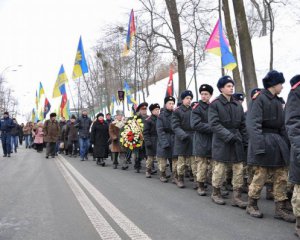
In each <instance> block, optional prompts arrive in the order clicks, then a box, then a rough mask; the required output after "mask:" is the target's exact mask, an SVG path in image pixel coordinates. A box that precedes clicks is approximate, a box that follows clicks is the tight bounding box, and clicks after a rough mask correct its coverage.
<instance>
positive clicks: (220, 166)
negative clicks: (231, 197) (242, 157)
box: [212, 161, 244, 190]
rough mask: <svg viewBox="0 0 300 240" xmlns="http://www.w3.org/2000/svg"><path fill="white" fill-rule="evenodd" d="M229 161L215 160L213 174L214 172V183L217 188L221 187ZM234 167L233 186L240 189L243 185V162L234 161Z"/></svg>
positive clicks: (232, 166) (232, 165)
mask: <svg viewBox="0 0 300 240" xmlns="http://www.w3.org/2000/svg"><path fill="white" fill-rule="evenodd" d="M227 165H229V164H228V163H223V162H218V161H214V164H213V174H212V185H213V187H215V188H221V186H222V185H223V182H224V180H225V176H226V170H227ZM229 166H231V168H232V186H233V189H234V190H237V189H240V188H242V186H243V180H244V176H243V163H242V162H241V163H233V164H231V165H229Z"/></svg>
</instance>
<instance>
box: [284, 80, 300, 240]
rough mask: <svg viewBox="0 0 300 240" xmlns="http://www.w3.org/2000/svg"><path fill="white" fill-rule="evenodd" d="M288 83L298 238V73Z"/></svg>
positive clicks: (287, 117) (287, 112)
mask: <svg viewBox="0 0 300 240" xmlns="http://www.w3.org/2000/svg"><path fill="white" fill-rule="evenodd" d="M290 83H291V86H292V89H291V92H290V93H289V96H288V100H287V104H286V109H285V124H286V130H287V133H288V136H289V140H290V142H291V155H290V156H291V157H290V171H289V181H290V182H291V183H293V184H295V186H294V192H293V197H292V205H293V212H294V215H295V217H296V226H295V230H296V231H295V234H296V235H297V236H298V237H299V238H300V111H299V106H300V75H296V76H294V77H293V78H292V79H291V81H290Z"/></svg>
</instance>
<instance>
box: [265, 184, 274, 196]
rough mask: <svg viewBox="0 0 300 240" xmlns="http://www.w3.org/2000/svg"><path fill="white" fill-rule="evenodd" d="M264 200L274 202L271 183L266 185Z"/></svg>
mask: <svg viewBox="0 0 300 240" xmlns="http://www.w3.org/2000/svg"><path fill="white" fill-rule="evenodd" d="M266 199H267V200H274V195H273V184H272V183H268V184H266Z"/></svg>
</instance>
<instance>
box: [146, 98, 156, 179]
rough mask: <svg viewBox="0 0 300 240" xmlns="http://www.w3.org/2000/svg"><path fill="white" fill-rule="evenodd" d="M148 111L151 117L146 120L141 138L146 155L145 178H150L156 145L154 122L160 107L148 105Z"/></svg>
mask: <svg viewBox="0 0 300 240" xmlns="http://www.w3.org/2000/svg"><path fill="white" fill-rule="evenodd" d="M149 110H150V112H151V116H149V117H148V118H146V120H145V125H144V130H143V136H144V144H145V150H146V155H147V160H146V178H151V173H152V171H151V170H152V164H153V161H154V158H155V157H156V144H157V132H156V120H157V116H158V115H159V111H160V106H159V104H158V103H154V104H150V106H149Z"/></svg>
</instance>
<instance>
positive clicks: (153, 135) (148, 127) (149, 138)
mask: <svg viewBox="0 0 300 240" xmlns="http://www.w3.org/2000/svg"><path fill="white" fill-rule="evenodd" d="M156 120H157V117H156V116H154V115H151V116H150V117H148V118H146V120H145V125H144V131H143V135H144V144H145V149H146V155H147V156H156V145H157V132H156Z"/></svg>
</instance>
